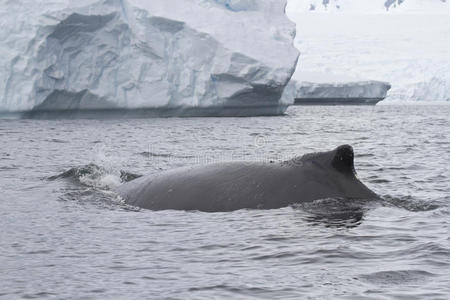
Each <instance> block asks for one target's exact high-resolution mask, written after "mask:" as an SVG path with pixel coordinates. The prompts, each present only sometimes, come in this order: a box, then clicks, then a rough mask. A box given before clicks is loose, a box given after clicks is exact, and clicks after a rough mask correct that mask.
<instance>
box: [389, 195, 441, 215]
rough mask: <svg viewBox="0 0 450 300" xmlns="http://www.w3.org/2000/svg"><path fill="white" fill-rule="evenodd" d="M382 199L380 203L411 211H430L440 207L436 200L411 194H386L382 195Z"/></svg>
mask: <svg viewBox="0 0 450 300" xmlns="http://www.w3.org/2000/svg"><path fill="white" fill-rule="evenodd" d="M382 199H383V202H382V203H383V204H384V205H385V206H394V207H398V208H402V209H406V210H408V211H412V212H422V211H430V210H435V209H438V208H440V205H439V204H438V203H437V202H434V201H432V202H430V201H424V200H420V199H416V198H414V197H412V196H403V197H393V196H389V195H386V196H383V197H382Z"/></svg>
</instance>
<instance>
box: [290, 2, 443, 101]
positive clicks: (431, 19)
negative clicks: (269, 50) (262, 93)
mask: <svg viewBox="0 0 450 300" xmlns="http://www.w3.org/2000/svg"><path fill="white" fill-rule="evenodd" d="M399 3H400V4H399ZM312 6H314V10H311V7H312ZM287 14H288V16H289V17H290V18H291V19H292V20H293V21H295V22H296V23H297V38H296V41H295V45H296V47H297V48H298V49H299V50H300V52H301V59H300V61H299V64H298V65H297V70H296V73H295V74H294V76H293V78H294V79H295V78H299V77H301V74H302V73H303V72H306V73H309V72H316V73H317V72H319V73H335V74H345V75H346V76H350V77H355V78H360V80H369V79H370V80H379V81H387V82H389V83H390V84H391V85H392V89H391V90H390V91H389V92H388V97H387V98H386V100H385V101H383V102H389V101H405V100H407V101H450V3H449V1H442V0H404V1H400V0H397V1H386V0H325V1H324V0H317V1H316V0H289V3H288V7H287Z"/></svg>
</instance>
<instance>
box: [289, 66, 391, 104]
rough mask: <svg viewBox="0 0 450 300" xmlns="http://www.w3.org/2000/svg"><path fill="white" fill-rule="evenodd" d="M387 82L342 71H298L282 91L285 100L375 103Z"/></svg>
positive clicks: (382, 94)
mask: <svg viewBox="0 0 450 300" xmlns="http://www.w3.org/2000/svg"><path fill="white" fill-rule="evenodd" d="M390 88H391V85H390V84H389V83H388V82H383V81H375V80H359V79H357V78H352V77H349V76H346V75H337V74H325V73H308V72H301V73H300V74H298V75H297V78H296V79H291V81H290V82H289V84H288V85H287V86H286V89H285V92H284V94H283V101H284V102H286V103H293V102H294V100H296V102H297V103H307V104H313V103H315V104H324V103H326V104H338V103H340V104H346V103H348V104H375V103H377V102H378V101H380V100H382V99H384V98H385V97H386V94H387V92H388V90H389V89H390Z"/></svg>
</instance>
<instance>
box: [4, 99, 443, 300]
mask: <svg viewBox="0 0 450 300" xmlns="http://www.w3.org/2000/svg"><path fill="white" fill-rule="evenodd" d="M449 128H450V106H435V107H433V106H375V107H292V108H290V109H289V110H288V115H287V116H284V117H255V118H186V119H182V118H167V119H166V118H161V119H130V120H0V144H1V148H0V158H1V160H0V190H1V195H0V230H1V231H0V298H1V297H3V298H5V299H12V298H57V299H69V298H72V299H91V298H92V299H95V298H100V299H107V298H108V299H111V298H114V299H140V298H158V299H160V298H174V299H189V298H194V299H211V298H232V299H274V298H282V299H288V298H292V299H299V298H308V299H362V298H364V299H391V298H398V299H448V298H450V235H449V234H450V226H449V222H450V204H449V203H450V186H449V182H450V163H449V162H450V129H449ZM345 143H348V144H351V145H353V147H354V149H355V153H356V161H355V164H356V169H357V172H358V176H359V178H360V179H361V180H362V181H363V182H364V183H366V184H367V185H368V186H369V187H370V188H371V189H373V190H374V191H375V192H377V193H378V194H380V195H381V196H383V197H384V199H385V200H384V201H383V202H382V203H372V204H362V203H359V204H352V203H348V202H346V201H342V200H339V199H325V200H320V201H316V202H314V203H311V204H309V205H305V206H301V207H296V208H292V207H288V208H283V209H278V210H267V211H262V210H241V211H236V212H231V213H201V212H182V211H162V212H152V211H146V210H138V209H136V208H132V207H128V206H126V205H124V204H123V203H122V202H121V200H120V199H119V198H118V197H117V196H116V195H115V194H114V193H113V192H112V191H111V189H112V188H114V187H115V186H117V185H119V184H120V182H121V181H123V180H128V179H130V178H132V177H133V175H134V174H148V173H155V172H158V171H159V170H166V169H170V168H174V167H178V166H185V165H192V164H198V163H208V162H215V161H226V160H231V159H234V160H269V159H274V160H281V159H287V158H290V157H292V156H296V155H301V154H304V153H308V152H314V151H321V150H331V149H333V148H335V147H336V146H338V145H340V144H345ZM64 172H65V173H64ZM207 191H208V189H207V187H205V193H207Z"/></svg>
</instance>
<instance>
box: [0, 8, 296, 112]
mask: <svg viewBox="0 0 450 300" xmlns="http://www.w3.org/2000/svg"><path fill="white" fill-rule="evenodd" d="M0 3H1V5H0V20H1V21H0V22H1V26H0V41H1V43H0V53H1V55H0V93H1V94H0V110H4V111H5V110H7V111H23V110H31V109H43V110H52V109H80V108H81V109H96V108H141V107H177V106H265V105H278V102H279V99H280V95H281V93H282V91H283V89H284V87H285V85H286V84H287V82H288V81H289V79H290V77H291V75H292V73H293V72H294V69H295V65H296V61H297V58H298V51H297V50H296V49H295V48H294V47H293V45H292V42H293V39H294V36H295V25H294V23H292V22H291V21H289V20H288V19H287V17H286V16H285V14H284V9H285V5H286V1H282V0H265V1H256V0H158V1H156V0H151V1H146V0H79V1H70V0H53V1H47V0H0Z"/></svg>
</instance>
